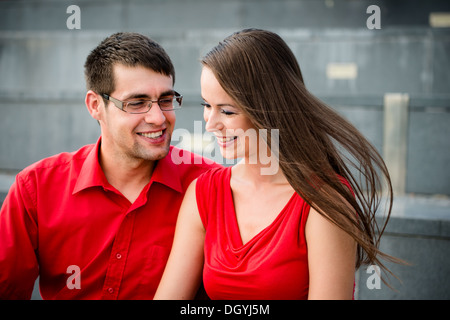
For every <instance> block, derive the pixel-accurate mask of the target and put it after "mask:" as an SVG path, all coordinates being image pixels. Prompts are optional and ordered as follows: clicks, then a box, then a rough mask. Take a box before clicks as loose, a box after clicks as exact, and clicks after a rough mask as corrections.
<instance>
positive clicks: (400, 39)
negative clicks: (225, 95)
mask: <svg viewBox="0 0 450 320" xmlns="http://www.w3.org/2000/svg"><path fill="white" fill-rule="evenodd" d="M372 4H375V5H378V6H379V7H380V10H381V29H379V30H377V29H373V30H370V29H368V28H367V26H366V21H367V19H368V17H369V16H370V14H367V13H366V9H367V7H368V6H369V5H372ZM70 5H77V6H79V8H80V9H81V16H80V17H81V21H80V27H81V29H79V30H77V29H73V30H70V29H68V28H67V25H66V22H67V19H68V18H69V17H70V15H71V14H70V13H67V12H66V10H67V7H69V6H70ZM435 12H450V3H449V2H448V1H444V0H442V1H441V0H436V1H421V0H397V1H388V0H386V1H382V0H378V1H377V0H373V1H372V0H360V1H352V0H324V1H320V0H297V1H296V0H277V1H273V0H192V1H185V0H171V1H163V0H150V1H143V0H136V1H131V0H110V1H109V0H108V1H106V0H93V1H88V0H78V1H72V0H68V1H66V0H28V1H27V0H22V1H21V0H18V1H16V0H15V1H1V2H0V16H1V19H0V192H2V191H3V192H7V190H8V188H9V185H10V184H11V183H12V179H13V178H14V175H15V173H17V172H18V171H19V170H21V169H22V168H24V167H25V166H27V165H29V164H31V163H33V162H35V161H37V160H39V159H41V158H43V157H47V156H50V155H53V154H55V153H59V152H63V151H73V150H75V149H77V148H79V147H81V146H82V145H84V144H87V143H93V142H95V141H96V140H97V138H98V135H99V133H100V131H99V127H98V124H97V123H96V121H95V120H93V119H92V118H90V116H89V114H88V112H87V110H86V108H85V106H84V95H85V84H84V78H83V64H84V60H85V58H86V56H87V55H88V53H89V51H90V50H92V49H93V48H94V47H95V46H96V45H97V44H98V43H99V42H100V41H101V40H102V39H103V38H105V37H106V36H108V35H110V34H111V33H113V32H116V31H137V32H141V33H144V34H146V35H148V36H150V37H152V38H153V39H155V40H156V41H158V42H159V43H161V44H162V45H163V46H164V47H165V48H166V50H167V51H168V53H169V55H170V56H171V57H172V59H173V62H174V64H175V67H176V71H177V83H176V89H177V90H178V91H179V92H181V93H182V94H183V95H184V96H185V101H186V103H185V106H184V109H182V110H179V111H177V128H179V129H181V128H186V129H188V130H190V131H192V130H193V129H194V121H195V120H200V119H201V118H202V109H201V107H200V106H199V103H200V102H201V99H200V94H199V93H200V85H199V76H200V65H199V63H198V59H199V58H200V57H201V56H202V55H203V54H204V53H206V52H207V51H208V50H209V49H210V48H212V47H213V46H214V45H216V44H217V43H218V41H220V40H221V39H223V38H224V37H225V36H227V35H229V34H230V33H232V32H234V31H236V30H239V29H242V28H244V27H258V28H267V29H270V30H272V31H275V32H278V33H279V34H280V35H281V36H282V37H283V38H284V39H285V40H286V42H287V43H288V44H289V45H290V47H291V48H292V50H293V51H294V53H295V55H296V56H297V58H298V60H299V62H300V66H301V68H302V71H303V74H304V78H305V81H306V84H307V87H308V88H309V89H310V90H311V91H312V92H313V93H315V94H316V95H317V96H319V97H320V98H322V99H323V100H324V101H326V102H327V103H329V104H330V105H331V106H332V107H334V108H335V109H336V110H337V111H338V112H340V113H341V114H343V115H344V116H345V117H346V118H348V119H349V120H350V121H351V122H352V123H353V124H354V125H355V126H356V127H357V128H358V129H360V130H361V131H362V132H363V133H364V134H365V135H366V137H367V138H368V139H369V140H370V141H371V142H372V143H373V144H374V145H375V147H376V148H377V149H378V150H379V151H380V152H383V147H384V144H385V141H384V139H383V135H384V128H385V123H384V107H383V103H384V102H383V101H384V96H385V94H386V93H391V92H397V93H404V94H407V95H408V96H409V98H410V99H409V106H408V121H407V127H406V129H405V130H407V132H406V139H405V140H406V144H407V145H406V160H405V163H404V166H405V168H406V170H405V171H406V174H405V181H404V194H405V195H403V196H401V197H399V198H398V199H399V200H396V202H397V203H399V204H400V205H401V204H402V203H403V205H404V206H406V207H407V208H414V206H415V205H416V204H417V201H419V200H417V199H424V200H423V201H429V202H428V204H429V206H428V207H427V206H419V207H420V208H421V211H422V213H423V214H424V216H421V217H420V218H417V217H416V216H413V217H411V216H408V214H400V215H399V216H397V217H395V219H393V220H392V222H391V224H392V226H393V227H392V228H393V229H391V231H389V233H387V234H386V236H385V237H384V239H383V242H382V246H383V247H384V248H386V250H387V251H389V252H390V253H392V254H394V255H398V256H400V257H403V258H405V259H407V260H412V261H413V262H415V267H408V268H404V267H398V269H395V270H396V271H398V272H399V276H400V278H406V281H405V280H404V281H405V283H406V285H405V284H404V286H403V287H402V288H403V289H402V290H401V291H400V292H401V293H400V294H398V293H392V292H391V291H388V290H384V287H383V289H381V290H378V289H377V290H369V289H368V288H367V287H365V286H364V285H362V286H361V285H359V287H358V290H359V291H358V297H359V298H362V299H372V298H373V299H378V298H389V299H391V298H393V299H406V298H433V297H437V298H439V297H441V298H448V293H447V292H446V291H447V290H446V288H448V279H449V278H450V270H449V267H448V266H449V265H450V261H449V258H448V257H449V255H448V248H449V246H448V240H449V239H450V235H449V234H448V232H447V233H445V232H443V233H442V232H441V233H438V234H437V233H436V232H434V231H433V232H434V233H431V234H425V235H424V234H422V233H423V232H422V231H421V230H422V229H423V228H428V227H429V226H430V225H433V226H435V225H439V227H436V228H438V229H439V228H443V229H442V230H444V229H445V230H447V231H448V220H449V219H450V204H448V202H447V200H446V199H448V197H450V167H449V165H448V164H449V163H450V91H449V88H450V59H449V57H450V29H449V28H448V27H447V28H435V27H432V26H431V25H430V17H431V16H432V15H433V13H435ZM176 143H177V141H174V144H176ZM418 195H420V197H419V196H418ZM436 195H440V196H438V197H437V198H436ZM430 199H431V200H430ZM439 199H441V200H442V199H443V200H442V201H441V200H439ZM405 203H406V204H405ZM406 211H407V213H411V212H415V211H414V210H412V209H411V210H410V209H408V210H406ZM436 212H440V213H439V214H438V215H436V214H435V213H436ZM391 224H390V225H391ZM405 226H406V227H407V226H409V227H410V230H409V231H408V232H405V231H404V228H405ZM427 226H428V227H427ZM438 229H436V230H438ZM439 230H441V229H439ZM439 232H440V231H439ZM394 268H397V267H395V266H394ZM430 270H432V272H430ZM358 275H359V278H360V279H361V280H360V283H362V284H364V281H365V278H364V277H367V276H368V274H366V273H365V272H364V271H360V272H359V273H358ZM443 284H444V285H445V287H442V285H443Z"/></svg>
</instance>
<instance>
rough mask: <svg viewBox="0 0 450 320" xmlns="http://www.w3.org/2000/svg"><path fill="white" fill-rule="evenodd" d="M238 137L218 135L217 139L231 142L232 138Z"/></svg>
mask: <svg viewBox="0 0 450 320" xmlns="http://www.w3.org/2000/svg"><path fill="white" fill-rule="evenodd" d="M236 138H237V137H228V138H227V137H217V139H219V140H220V141H221V142H229V141H231V140H234V139H236Z"/></svg>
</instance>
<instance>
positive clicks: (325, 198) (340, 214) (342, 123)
mask: <svg viewBox="0 0 450 320" xmlns="http://www.w3.org/2000/svg"><path fill="white" fill-rule="evenodd" d="M201 62H202V64H203V66H206V67H208V68H210V69H211V70H212V72H213V73H214V75H215V76H216V78H217V80H218V81H219V83H220V85H221V86H222V87H223V89H224V90H225V91H226V92H227V94H228V95H230V96H231V97H232V99H233V100H234V101H235V102H236V104H237V105H238V107H240V108H241V109H242V110H243V112H244V113H245V114H246V115H247V116H248V117H249V118H250V120H251V121H252V123H253V125H254V126H255V127H256V128H257V129H268V130H270V129H278V130H279V165H280V168H281V170H282V171H283V173H284V175H285V176H286V178H287V180H288V181H289V183H290V184H291V186H292V187H293V188H294V190H295V191H296V192H297V193H298V194H299V195H300V196H301V197H302V198H303V199H304V200H305V201H307V203H308V204H310V205H311V206H312V207H313V208H315V209H316V210H317V211H318V212H319V213H320V214H322V215H323V216H325V217H326V218H327V219H328V220H330V221H331V222H332V223H334V224H336V225H337V226H339V227H340V228H342V229H343V230H344V231H346V232H347V233H348V234H349V235H351V236H352V238H353V239H354V240H355V241H356V242H357V244H358V254H357V262H356V268H358V267H360V266H361V265H362V264H376V265H378V266H380V267H381V268H382V269H384V270H385V271H389V270H388V269H387V268H386V267H385V266H384V265H383V263H381V261H380V259H379V258H380V257H383V258H385V259H388V260H391V261H397V260H396V259H395V258H393V257H390V256H388V255H386V254H384V253H382V252H380V250H379V241H380V237H381V235H382V233H383V231H384V229H385V227H386V224H387V222H388V219H389V216H390V213H391V209H392V202H393V192H392V185H391V181H390V177H389V172H388V170H387V168H386V165H385V164H384V161H383V159H382V157H381V156H380V155H379V153H378V152H377V150H376V149H375V148H374V147H373V146H372V145H371V144H370V143H369V141H367V139H366V138H365V137H364V136H363V135H362V134H361V133H360V132H359V131H358V130H357V129H356V128H355V127H354V126H353V125H352V124H350V123H349V122H348V121H347V120H345V119H344V118H343V117H341V116H340V115H339V114H337V113H336V112H335V111H334V110H333V109H331V108H330V107H328V106H327V105H326V104H325V103H323V102H322V101H320V100H319V99H318V98H316V97H315V96H313V95H312V94H311V93H310V92H309V91H308V90H307V89H306V87H305V84H304V82H303V77H302V73H301V71H300V67H299V64H298V62H297V59H296V58H295V56H294V54H293V53H292V51H291V50H290V49H289V47H288V46H287V44H286V43H285V42H284V40H283V39H281V37H280V36H278V35H277V34H275V33H273V32H269V31H265V30H258V29H245V30H242V31H240V32H236V33H234V34H232V35H231V36H229V37H227V38H226V39H225V40H223V41H222V42H220V43H219V44H218V45H217V46H216V47H214V48H213V49H212V50H211V51H210V52H209V53H207V54H206V55H205V56H204V57H203V58H202V60H201ZM268 139H270V136H269V137H268ZM267 145H268V146H269V145H271V144H270V143H269V141H267ZM342 180H345V181H347V182H348V183H349V184H350V187H351V188H348V186H346V184H344V183H343V181H342ZM383 195H384V196H383ZM382 199H386V205H385V208H386V219H385V221H384V224H383V225H382V226H381V227H380V226H379V225H378V224H377V221H376V219H375V212H376V211H377V210H379V208H380V207H381V206H380V204H381V202H382V201H381V200H382ZM355 213H356V214H355ZM389 273H390V272H389Z"/></svg>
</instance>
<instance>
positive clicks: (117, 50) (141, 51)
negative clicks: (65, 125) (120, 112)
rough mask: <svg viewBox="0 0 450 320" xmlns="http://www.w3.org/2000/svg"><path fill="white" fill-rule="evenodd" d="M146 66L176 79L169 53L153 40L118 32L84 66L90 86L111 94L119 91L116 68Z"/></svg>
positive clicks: (96, 50)
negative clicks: (115, 81) (116, 65)
mask: <svg viewBox="0 0 450 320" xmlns="http://www.w3.org/2000/svg"><path fill="white" fill-rule="evenodd" d="M115 64H123V65H125V66H130V67H135V66H142V67H145V68H149V69H151V70H153V71H156V72H158V73H161V74H164V75H167V76H172V81H173V83H175V69H174V67H173V64H172V61H171V60H170V57H169V56H168V54H167V53H166V51H165V50H164V49H163V48H162V47H161V46H160V45H159V44H158V43H156V42H155V41H153V40H152V39H150V38H148V37H146V36H144V35H142V34H139V33H133V32H118V33H115V34H113V35H111V36H109V37H108V38H106V39H104V40H103V41H102V42H101V43H100V44H99V45H98V46H97V47H96V48H95V49H94V50H92V51H91V53H90V54H89V56H88V57H87V59H86V63H85V64H84V74H85V78H86V87H87V89H88V90H93V91H94V92H97V93H106V94H110V93H112V92H113V91H114V89H115V83H114V74H113V66H114V65H115Z"/></svg>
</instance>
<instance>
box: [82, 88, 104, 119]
mask: <svg viewBox="0 0 450 320" xmlns="http://www.w3.org/2000/svg"><path fill="white" fill-rule="evenodd" d="M84 102H85V104H86V107H87V109H88V111H89V113H90V115H91V117H92V118H94V119H96V120H97V121H99V120H100V119H101V110H102V109H103V106H104V101H103V99H102V97H101V96H100V95H98V94H97V93H95V92H94V91H92V90H89V91H88V92H87V93H86V98H85V99H84Z"/></svg>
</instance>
